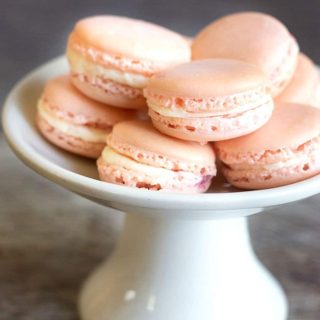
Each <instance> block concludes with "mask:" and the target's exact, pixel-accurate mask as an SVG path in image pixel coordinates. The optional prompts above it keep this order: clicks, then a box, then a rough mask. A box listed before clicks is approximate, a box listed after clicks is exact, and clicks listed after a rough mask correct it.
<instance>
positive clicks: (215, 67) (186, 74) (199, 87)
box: [145, 59, 267, 98]
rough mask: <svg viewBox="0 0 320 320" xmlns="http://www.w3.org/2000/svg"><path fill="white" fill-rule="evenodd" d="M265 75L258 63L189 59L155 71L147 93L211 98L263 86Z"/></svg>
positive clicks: (265, 80)
mask: <svg viewBox="0 0 320 320" xmlns="http://www.w3.org/2000/svg"><path fill="white" fill-rule="evenodd" d="M266 85H267V78H266V76H265V74H264V73H263V72H262V71H261V70H260V69H259V68H257V67H255V66H253V65H251V64H248V63H245V62H241V61H236V60H228V59H207V60H199V61H191V62H189V63H185V64H180V65H178V66H175V67H172V68H169V69H166V70H164V71H161V72H159V73H157V74H155V75H154V76H153V77H152V78H151V79H150V81H149V84H148V86H147V88H146V89H145V90H146V93H154V94H160V95H165V96H168V97H185V98H213V97H216V96H219V97H220V96H225V95H230V94H237V93H243V92H247V91H251V90H257V89H261V88H265V87H266Z"/></svg>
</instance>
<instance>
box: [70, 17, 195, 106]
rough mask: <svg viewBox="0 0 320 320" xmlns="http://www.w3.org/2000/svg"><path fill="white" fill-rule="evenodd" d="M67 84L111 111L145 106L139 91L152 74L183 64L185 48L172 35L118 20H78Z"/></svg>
mask: <svg viewBox="0 0 320 320" xmlns="http://www.w3.org/2000/svg"><path fill="white" fill-rule="evenodd" d="M67 57H68V61H69V64H70V68H71V75H72V82H73V83H74V85H75V86H76V87H77V88H78V89H79V90H80V91H82V92H83V93H84V94H86V95H87V96H89V97H91V98H92V99H95V100H97V101H100V102H103V103H107V104H110V105H113V106H116V107H122V108H130V109H138V108H143V107H146V103H145V99H144V97H143V92H142V89H143V88H144V87H145V86H146V84H147V83H148V80H149V78H150V77H151V76H152V75H153V74H154V73H156V72H158V71H160V70H163V69H166V68H167V67H170V66H172V65H175V64H179V63H183V62H187V61H189V60H190V57H191V48H190V45H189V43H188V42H187V40H186V39H185V38H184V37H183V36H181V35H180V34H178V33H175V32H173V31H171V30H169V29H166V28H163V27H161V26H158V25H156V24H153V23H150V22H145V21H141V20H135V19H130V18H126V17H119V16H94V17H89V18H85V19H83V20H80V21H79V22H78V23H77V24H76V25H75V27H74V30H73V31H72V33H71V35H70V37H69V40H68V45H67Z"/></svg>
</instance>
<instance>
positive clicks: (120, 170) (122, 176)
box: [97, 157, 212, 193]
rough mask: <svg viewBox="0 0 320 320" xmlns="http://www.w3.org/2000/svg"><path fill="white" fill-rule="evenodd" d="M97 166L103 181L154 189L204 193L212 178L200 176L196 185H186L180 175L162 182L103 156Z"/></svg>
mask: <svg viewBox="0 0 320 320" xmlns="http://www.w3.org/2000/svg"><path fill="white" fill-rule="evenodd" d="M97 166H98V172H99V176H100V179H101V180H102V181H105V182H109V183H114V184H119V185H125V186H128V187H134V188H144V189H148V190H154V191H167V192H168V191H172V192H182V193H202V192H205V191H207V190H208V189H209V187H210V184H211V178H212V177H211V176H202V177H199V181H198V182H197V183H196V184H194V185H186V184H185V183H184V182H183V181H179V180H180V179H179V178H178V177H177V179H175V180H173V179H169V180H168V181H166V182H165V183H164V182H163V180H162V181H161V182H160V181H158V180H157V178H156V177H152V176H150V175H148V174H142V173H141V172H135V171H133V170H130V169H126V168H125V167H122V166H116V165H110V164H108V163H106V162H105V161H104V160H103V159H102V158H101V157H100V158H99V159H98V160H97Z"/></svg>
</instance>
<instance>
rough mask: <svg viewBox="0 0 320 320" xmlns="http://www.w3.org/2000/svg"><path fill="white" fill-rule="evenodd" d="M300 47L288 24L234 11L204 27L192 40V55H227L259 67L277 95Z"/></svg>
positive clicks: (212, 56)
mask: <svg viewBox="0 0 320 320" xmlns="http://www.w3.org/2000/svg"><path fill="white" fill-rule="evenodd" d="M298 52H299V47H298V44H297V42H296V40H295V39H294V38H293V36H292V35H291V34H290V33H289V31H288V30H287V28H286V27H285V26H284V25H283V24H282V23H281V22H280V21H278V20H277V19H275V18H274V17H272V16H269V15H267V14H263V13H257V12H242V13H235V14H231V15H228V16H225V17H222V18H220V19H218V20H216V21H214V22H213V23H211V24H210V25H208V26H207V27H205V28H204V29H203V30H202V31H200V33H199V34H198V35H197V36H196V37H195V39H194V41H193V44H192V58H193V59H196V60H198V59H207V58H228V59H236V60H241V61H245V62H248V63H252V64H254V65H256V66H258V67H260V68H261V69H262V70H263V71H264V72H265V73H266V74H267V75H268V77H269V80H270V92H271V94H272V96H277V95H278V94H279V93H280V92H281V91H282V90H283V89H284V88H285V86H286V85H287V83H288V82H289V81H290V79H291V78H292V76H293V73H294V70H295V67H296V62H297V57H298Z"/></svg>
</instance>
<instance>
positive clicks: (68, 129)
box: [36, 75, 136, 158]
mask: <svg viewBox="0 0 320 320" xmlns="http://www.w3.org/2000/svg"><path fill="white" fill-rule="evenodd" d="M135 117H136V112H135V111H130V110H124V109H119V108H114V107H111V106H107V105H105V104H102V103H99V102H96V101H93V100H91V99H89V98H88V97H86V96H85V95H83V94H82V93H81V92H79V91H78V90H76V88H75V87H74V86H73V85H72V84H71V81H70V78H69V76H67V75H63V76H59V77H57V78H54V79H51V80H50V81H48V83H47V84H46V86H45V88H44V91H43V94H42V96H41V98H40V100H39V102H38V111H37V120H36V122H37V125H38V128H39V130H40V132H41V133H42V134H43V135H44V137H46V138H47V140H49V141H50V142H52V143H53V144H55V145H56V146H58V147H60V148H62V149H64V150H67V151H70V152H72V153H76V154H79V155H82V156H86V157H89V158H98V157H99V156H100V154H101V151H102V150H103V148H104V147H105V145H106V137H107V134H108V133H110V132H111V130H112V127H113V125H114V124H116V123H118V122H120V121H124V120H128V119H133V118H135Z"/></svg>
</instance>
